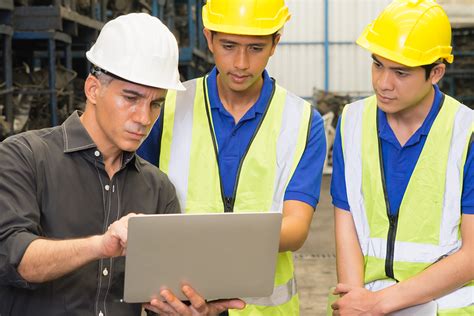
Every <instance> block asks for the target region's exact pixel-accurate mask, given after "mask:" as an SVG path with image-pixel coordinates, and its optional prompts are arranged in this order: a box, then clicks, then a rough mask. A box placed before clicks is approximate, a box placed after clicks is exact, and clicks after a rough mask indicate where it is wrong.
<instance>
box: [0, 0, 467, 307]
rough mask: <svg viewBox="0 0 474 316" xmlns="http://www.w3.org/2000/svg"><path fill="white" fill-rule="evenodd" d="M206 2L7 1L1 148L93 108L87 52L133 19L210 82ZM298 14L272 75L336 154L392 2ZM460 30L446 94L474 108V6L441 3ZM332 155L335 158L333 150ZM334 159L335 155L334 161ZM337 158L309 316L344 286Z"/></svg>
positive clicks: (311, 276) (310, 262)
mask: <svg viewBox="0 0 474 316" xmlns="http://www.w3.org/2000/svg"><path fill="white" fill-rule="evenodd" d="M203 2H204V0H174V1H173V0H0V35H1V40H0V46H1V50H0V51H1V61H0V141H1V140H2V139H4V138H5V137H7V136H8V135H11V134H14V133H19V132H22V131H25V130H28V129H37V128H42V127H47V126H52V125H57V124H60V123H61V122H62V121H63V120H64V119H65V118H66V117H67V116H68V115H69V114H70V113H71V112H73V111H74V110H75V109H81V108H82V107H83V102H84V96H83V92H82V87H83V83H84V79H85V77H86V76H87V73H88V69H89V66H90V65H89V64H88V62H87V60H86V58H85V52H86V51H87V50H88V48H89V47H90V46H91V45H92V43H93V40H94V39H95V38H96V37H97V35H98V32H99V31H100V29H101V27H102V26H103V24H104V23H105V22H106V21H108V20H109V19H111V18H114V17H116V16H118V15H121V14H125V13H129V12H149V13H151V14H152V15H155V16H158V17H159V18H160V19H161V20H162V21H163V22H164V23H165V24H167V25H168V27H169V28H170V29H171V30H172V31H173V33H174V34H175V36H176V38H177V40H178V43H179V46H180V72H181V76H182V79H183V80H184V79H190V78H193V77H196V76H199V75H201V74H204V73H206V72H207V71H209V70H210V68H211V67H212V58H211V57H210V54H209V52H208V51H207V48H206V44H205V41H204V38H203V36H202V31H201V30H202V21H201V7H202V5H203ZM286 2H287V5H288V6H289V8H290V11H291V13H292V18H291V20H290V22H289V23H288V24H287V25H286V27H285V29H284V33H283V38H282V41H281V42H280V44H279V47H278V48H277V50H276V53H275V55H274V57H273V58H272V59H271V61H270V63H269V65H268V68H267V69H268V70H269V72H270V74H271V75H272V76H273V77H274V78H275V79H276V80H277V82H278V83H279V84H280V85H282V86H284V87H286V88H287V89H288V90H290V91H292V92H295V93H296V94H297V95H299V96H301V97H303V98H305V99H308V100H310V101H311V102H312V104H313V105H314V106H315V107H316V108H317V109H318V110H319V111H320V112H321V113H322V114H323V115H324V118H325V128H326V134H327V137H328V146H329V147H330V146H331V137H332V136H333V135H334V126H335V122H336V119H337V117H338V115H339V113H340V111H341V109H342V107H343V105H344V104H346V103H348V102H350V101H352V100H354V99H356V98H360V97H364V96H367V95H369V94H370V93H371V83H370V71H369V69H370V68H369V67H370V63H371V58H370V56H369V54H368V53H367V52H366V51H364V50H363V49H361V48H359V47H358V46H357V45H355V40H356V38H357V36H358V35H359V34H360V33H361V32H362V29H363V28H364V26H365V25H366V24H367V23H369V22H370V21H371V20H373V19H374V18H375V17H376V15H377V14H378V13H379V12H380V11H381V10H382V9H383V8H384V7H385V6H386V5H387V4H388V3H389V2H390V1H389V0H286ZM438 2H439V3H441V4H442V5H443V6H444V8H445V9H446V11H447V13H448V16H449V17H450V20H451V22H452V25H453V43H452V44H453V47H454V56H455V60H454V63H453V64H452V65H449V66H448V71H447V74H446V76H445V78H444V79H443V80H442V82H441V88H442V90H443V91H444V92H446V93H448V94H450V95H452V96H454V97H455V98H457V99H458V100H460V101H462V102H464V103H465V104H466V105H468V106H470V107H471V108H473V107H474V0H439V1H438ZM328 149H330V148H328ZM329 152H330V151H329ZM330 158H331V157H330V155H329V157H328V160H327V163H326V166H325V173H326V174H328V175H327V176H325V177H324V178H323V186H322V192H321V201H320V203H319V205H318V209H317V211H316V215H315V217H314V219H313V226H312V229H311V234H310V237H309V239H308V241H307V242H306V244H305V246H304V247H303V248H302V249H301V250H300V251H298V252H297V253H296V259H297V260H296V269H297V277H298V281H299V292H300V297H301V308H302V315H303V316H304V315H324V314H325V313H324V309H325V305H326V295H327V292H328V289H329V287H330V286H332V285H334V284H335V280H336V278H335V250H334V241H333V227H332V206H331V201H330V200H329V198H328V197H329V192H328V190H329V183H330V176H329V174H330V173H331V163H330Z"/></svg>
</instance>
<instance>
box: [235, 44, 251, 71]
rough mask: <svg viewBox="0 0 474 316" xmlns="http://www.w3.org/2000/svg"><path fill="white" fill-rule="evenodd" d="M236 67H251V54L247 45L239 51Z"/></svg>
mask: <svg viewBox="0 0 474 316" xmlns="http://www.w3.org/2000/svg"><path fill="white" fill-rule="evenodd" d="M234 67H235V68H237V69H239V70H246V69H248V68H249V56H248V52H247V50H246V49H245V47H242V48H240V49H239V50H238V51H237V56H236V57H235V59H234Z"/></svg>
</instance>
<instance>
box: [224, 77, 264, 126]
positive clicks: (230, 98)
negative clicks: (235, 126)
mask: <svg viewBox="0 0 474 316" xmlns="http://www.w3.org/2000/svg"><path fill="white" fill-rule="evenodd" d="M262 87H263V77H262V76H260V78H259V79H258V81H256V82H255V83H254V84H253V85H251V86H250V87H249V88H247V89H246V90H244V91H235V90H232V89H230V88H229V87H228V86H226V85H225V84H224V83H223V82H222V79H221V77H220V75H217V91H218V94H219V99H220V100H221V102H222V105H223V106H224V108H225V109H226V110H227V112H229V113H230V115H232V116H233V117H234V120H235V123H238V122H239V120H240V119H241V118H242V117H243V116H244V115H245V113H247V111H248V110H249V109H250V108H251V107H252V106H253V105H254V104H255V102H257V100H258V98H259V96H260V92H261V91H262Z"/></svg>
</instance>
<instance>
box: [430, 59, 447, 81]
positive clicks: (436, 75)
mask: <svg viewBox="0 0 474 316" xmlns="http://www.w3.org/2000/svg"><path fill="white" fill-rule="evenodd" d="M445 73H446V65H445V64H439V65H436V66H434V67H433V69H431V73H430V80H431V84H437V83H438V82H439V81H440V80H441V79H442V78H443V76H444V74H445Z"/></svg>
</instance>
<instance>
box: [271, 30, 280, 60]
mask: <svg viewBox="0 0 474 316" xmlns="http://www.w3.org/2000/svg"><path fill="white" fill-rule="evenodd" d="M272 37H273V35H272ZM280 39H281V34H279V33H278V34H276V35H275V37H274V38H272V51H271V53H270V56H273V54H275V49H276V47H277V45H278V43H279V42H280Z"/></svg>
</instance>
